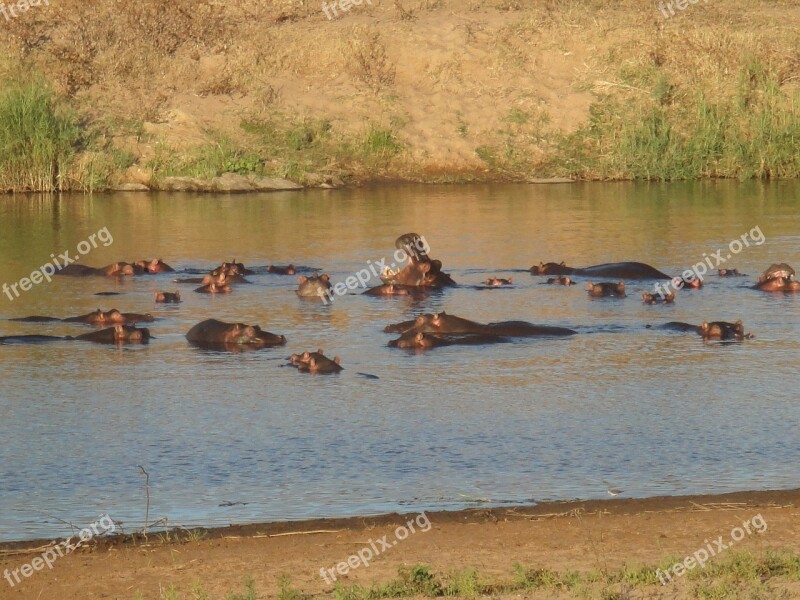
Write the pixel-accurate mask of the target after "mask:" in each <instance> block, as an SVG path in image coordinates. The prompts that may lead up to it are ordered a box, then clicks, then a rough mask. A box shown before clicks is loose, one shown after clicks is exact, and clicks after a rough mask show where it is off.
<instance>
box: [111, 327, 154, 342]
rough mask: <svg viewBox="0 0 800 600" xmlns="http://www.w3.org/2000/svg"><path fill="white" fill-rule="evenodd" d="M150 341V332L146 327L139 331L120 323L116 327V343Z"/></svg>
mask: <svg viewBox="0 0 800 600" xmlns="http://www.w3.org/2000/svg"><path fill="white" fill-rule="evenodd" d="M149 339H150V330H149V329H147V328H146V327H143V328H141V329H137V328H136V327H133V326H129V325H121V324H119V323H118V324H117V325H115V326H114V341H116V342H147V341H148V340H149Z"/></svg>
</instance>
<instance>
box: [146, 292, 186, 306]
mask: <svg viewBox="0 0 800 600" xmlns="http://www.w3.org/2000/svg"><path fill="white" fill-rule="evenodd" d="M153 299H154V300H155V301H156V303H157V304H179V303H180V302H181V293H180V292H179V291H177V290H176V291H174V292H153Z"/></svg>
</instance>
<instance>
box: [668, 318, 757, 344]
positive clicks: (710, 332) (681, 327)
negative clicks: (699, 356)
mask: <svg viewBox="0 0 800 600" xmlns="http://www.w3.org/2000/svg"><path fill="white" fill-rule="evenodd" d="M660 328H661V329H668V330H671V331H679V332H681V333H689V332H693V333H697V334H699V335H700V336H701V337H702V338H703V339H704V340H744V339H752V338H753V337H755V336H753V334H752V333H745V332H744V325H743V324H742V322H741V321H736V323H728V322H727V321H712V322H710V323H708V322H706V321H704V322H703V324H702V325H692V324H691V323H682V322H679V321H670V322H669V323H665V324H664V325H661V327H660Z"/></svg>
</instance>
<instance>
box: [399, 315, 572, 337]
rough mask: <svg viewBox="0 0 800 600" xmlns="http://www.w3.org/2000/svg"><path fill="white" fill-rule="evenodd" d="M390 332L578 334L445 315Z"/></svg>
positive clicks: (424, 318) (420, 319) (421, 318)
mask: <svg viewBox="0 0 800 600" xmlns="http://www.w3.org/2000/svg"><path fill="white" fill-rule="evenodd" d="M384 331H386V332H387V333H408V332H415V333H418V332H421V333H448V334H450V333H455V334H482V335H494V336H505V337H530V336H563V335H573V334H575V333H576V332H575V331H573V330H571V329H567V328H565V327H550V326H547V325H535V324H533V323H528V322H527V321H501V322H498V323H488V324H484V323H477V322H475V321H470V320H469V319H462V318H461V317H456V316H455V315H448V314H447V313H445V312H441V313H437V314H424V315H421V316H419V317H417V318H416V319H415V320H413V321H406V322H404V323H397V324H395V325H389V326H387V327H386V328H385V329H384Z"/></svg>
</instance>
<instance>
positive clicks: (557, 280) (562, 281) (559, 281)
mask: <svg viewBox="0 0 800 600" xmlns="http://www.w3.org/2000/svg"><path fill="white" fill-rule="evenodd" d="M545 283H546V284H547V285H572V284H573V283H575V282H574V281H572V279H570V278H569V277H567V276H566V275H562V276H561V277H550V278H549V279H548V280H547V281H546V282H545Z"/></svg>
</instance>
